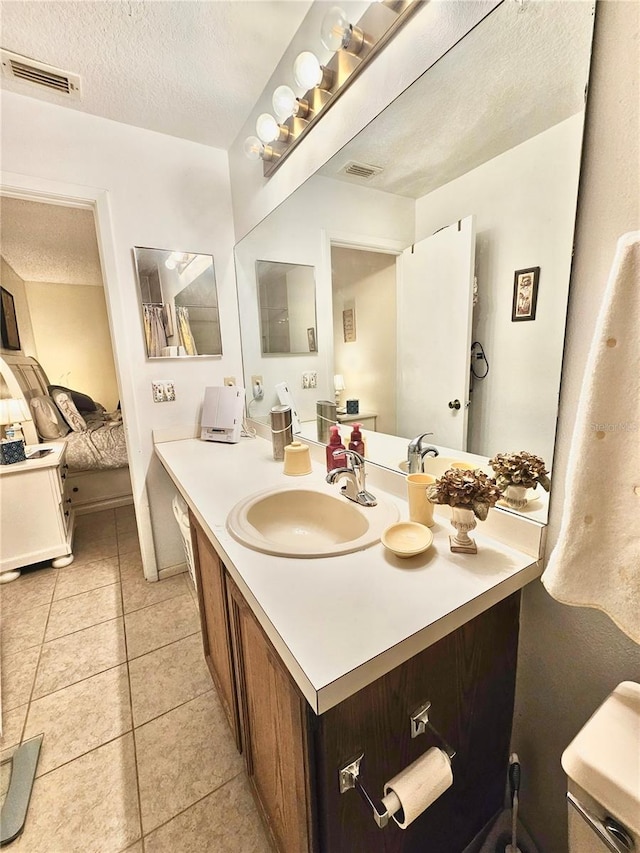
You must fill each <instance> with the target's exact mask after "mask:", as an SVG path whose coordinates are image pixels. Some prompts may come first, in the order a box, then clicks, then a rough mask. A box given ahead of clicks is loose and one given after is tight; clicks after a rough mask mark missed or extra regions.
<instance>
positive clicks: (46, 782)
mask: <svg viewBox="0 0 640 853" xmlns="http://www.w3.org/2000/svg"><path fill="white" fill-rule="evenodd" d="M74 553H75V560H74V562H73V563H72V564H71V565H70V566H67V567H66V568H64V569H53V568H45V569H37V570H32V571H27V572H24V573H23V575H22V576H21V577H20V578H19V579H18V580H17V581H14V582H12V583H9V584H4V585H0V604H1V609H2V637H1V640H2V708H3V722H4V736H3V738H2V740H1V741H0V747H1V749H2V758H3V759H5V758H7V757H8V756H9V755H10V754H11V751H12V749H13V748H14V747H15V746H16V745H17V744H18V743H20V742H21V741H22V740H26V739H27V738H29V737H32V736H34V735H36V734H39V733H41V732H43V733H44V742H43V746H42V751H41V753H40V761H39V764H38V771H37V777H36V780H35V784H34V788H33V795H32V798H31V804H30V807H29V813H28V817H27V825H26V828H25V831H24V833H23V834H22V836H20V837H19V838H18V839H17V840H16V841H15V842H13V843H12V844H11V845H10V846H9V847H8V848H6V849H7V850H8V851H11V853H14V851H15V853H76V851H77V853H120V851H125V850H126V851H129V853H208V852H209V851H211V853H268V851H270V849H271V848H270V847H269V844H268V842H267V840H266V837H265V834H264V831H263V828H262V825H261V823H260V820H259V818H258V815H257V812H256V808H255V805H254V803H253V799H252V797H251V794H250V792H249V788H248V785H247V781H246V777H245V773H244V769H243V765H242V759H241V757H240V756H239V755H238V753H237V752H236V750H235V746H234V744H233V740H232V737H231V733H230V731H229V729H228V726H227V722H226V719H225V718H224V715H223V712H222V709H221V707H220V703H219V701H218V698H217V695H216V693H215V690H214V689H213V685H212V682H211V678H210V676H209V672H208V670H207V667H206V664H205V662H204V659H203V655H202V642H201V638H200V625H199V619H198V612H197V604H196V596H195V591H194V590H193V587H192V585H191V582H190V580H189V579H188V577H187V575H178V576H176V577H172V578H168V579H166V580H163V581H159V582H158V583H147V582H146V581H145V580H144V577H143V574H142V564H141V561H140V550H139V545H138V539H137V535H136V532H135V519H134V515H133V509H132V507H122V508H119V509H116V510H108V511H104V512H99V513H93V514H91V515H84V516H80V517H79V518H78V519H77V525H76V536H75V546H74ZM2 769H3V772H2V774H1V775H2V782H3V786H6V784H8V776H9V772H10V764H4V765H3V768H2Z"/></svg>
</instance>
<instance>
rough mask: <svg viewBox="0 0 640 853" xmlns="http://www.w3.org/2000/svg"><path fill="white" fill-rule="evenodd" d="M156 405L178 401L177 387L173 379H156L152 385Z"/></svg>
mask: <svg viewBox="0 0 640 853" xmlns="http://www.w3.org/2000/svg"><path fill="white" fill-rule="evenodd" d="M151 388H152V390H153V402H154V403H173V402H174V400H175V399H176V387H175V384H174V382H173V379H155V380H154V381H153V382H152V383H151Z"/></svg>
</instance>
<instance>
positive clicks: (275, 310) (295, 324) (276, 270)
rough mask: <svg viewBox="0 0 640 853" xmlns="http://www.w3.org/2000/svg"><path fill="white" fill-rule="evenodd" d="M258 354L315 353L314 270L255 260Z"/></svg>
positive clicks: (309, 267) (306, 267)
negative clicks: (258, 313) (258, 314)
mask: <svg viewBox="0 0 640 853" xmlns="http://www.w3.org/2000/svg"><path fill="white" fill-rule="evenodd" d="M256 281H257V285H258V303H259V308H260V341H261V345H262V354H263V355H269V354H274V353H297V354H301V353H309V352H316V350H317V342H316V283H315V274H314V268H313V267H312V266H306V265H303V264H285V263H281V262H279V261H256Z"/></svg>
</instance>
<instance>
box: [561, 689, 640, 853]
mask: <svg viewBox="0 0 640 853" xmlns="http://www.w3.org/2000/svg"><path fill="white" fill-rule="evenodd" d="M562 767H563V769H564V771H565V773H566V774H567V776H568V794H567V799H568V802H569V851H570V853H609V851H613V853H627V851H630V850H633V851H634V853H640V684H636V683H635V682H633V681H623V682H622V684H619V685H618V687H616V689H615V690H614V691H613V693H612V694H611V695H610V696H608V697H607V698H606V699H605V701H604V702H603V703H602V705H601V706H600V707H599V708H598V710H597V711H596V712H595V713H594V714H593V716H592V717H591V718H590V719H589V720H588V721H587V722H586V723H585V725H584V726H583V727H582V729H581V730H580V731H579V732H578V734H577V735H576V737H575V738H574V739H573V741H572V742H571V743H570V744H569V746H568V747H567V748H566V749H565V751H564V753H563V754H562Z"/></svg>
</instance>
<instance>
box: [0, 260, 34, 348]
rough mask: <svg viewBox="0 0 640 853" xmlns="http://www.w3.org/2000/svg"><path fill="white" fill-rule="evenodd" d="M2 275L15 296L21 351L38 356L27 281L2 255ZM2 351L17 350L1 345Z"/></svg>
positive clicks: (6, 287) (6, 286)
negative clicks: (28, 303) (28, 302)
mask: <svg viewBox="0 0 640 853" xmlns="http://www.w3.org/2000/svg"><path fill="white" fill-rule="evenodd" d="M0 276H1V279H0V280H1V281H2V286H3V287H4V289H5V290H8V291H9V293H10V294H11V295H12V296H13V305H14V308H15V310H16V323H17V324H18V336H19V338H20V352H22V353H23V354H24V355H30V356H33V357H34V358H37V357H38V353H37V352H36V344H35V341H34V338H33V327H32V326H31V315H30V314H29V306H28V305H27V291H26V287H25V282H24V281H23V280H22V279H21V278H20V276H19V275H18V274H17V273H16V272H15V271H14V269H13V267H10V266H9V264H8V263H7V262H6V261H5V259H4V258H3V257H0ZM0 352H6V353H12V352H13V353H14V355H15V353H16V350H5V349H3V348H2V347H0Z"/></svg>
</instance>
